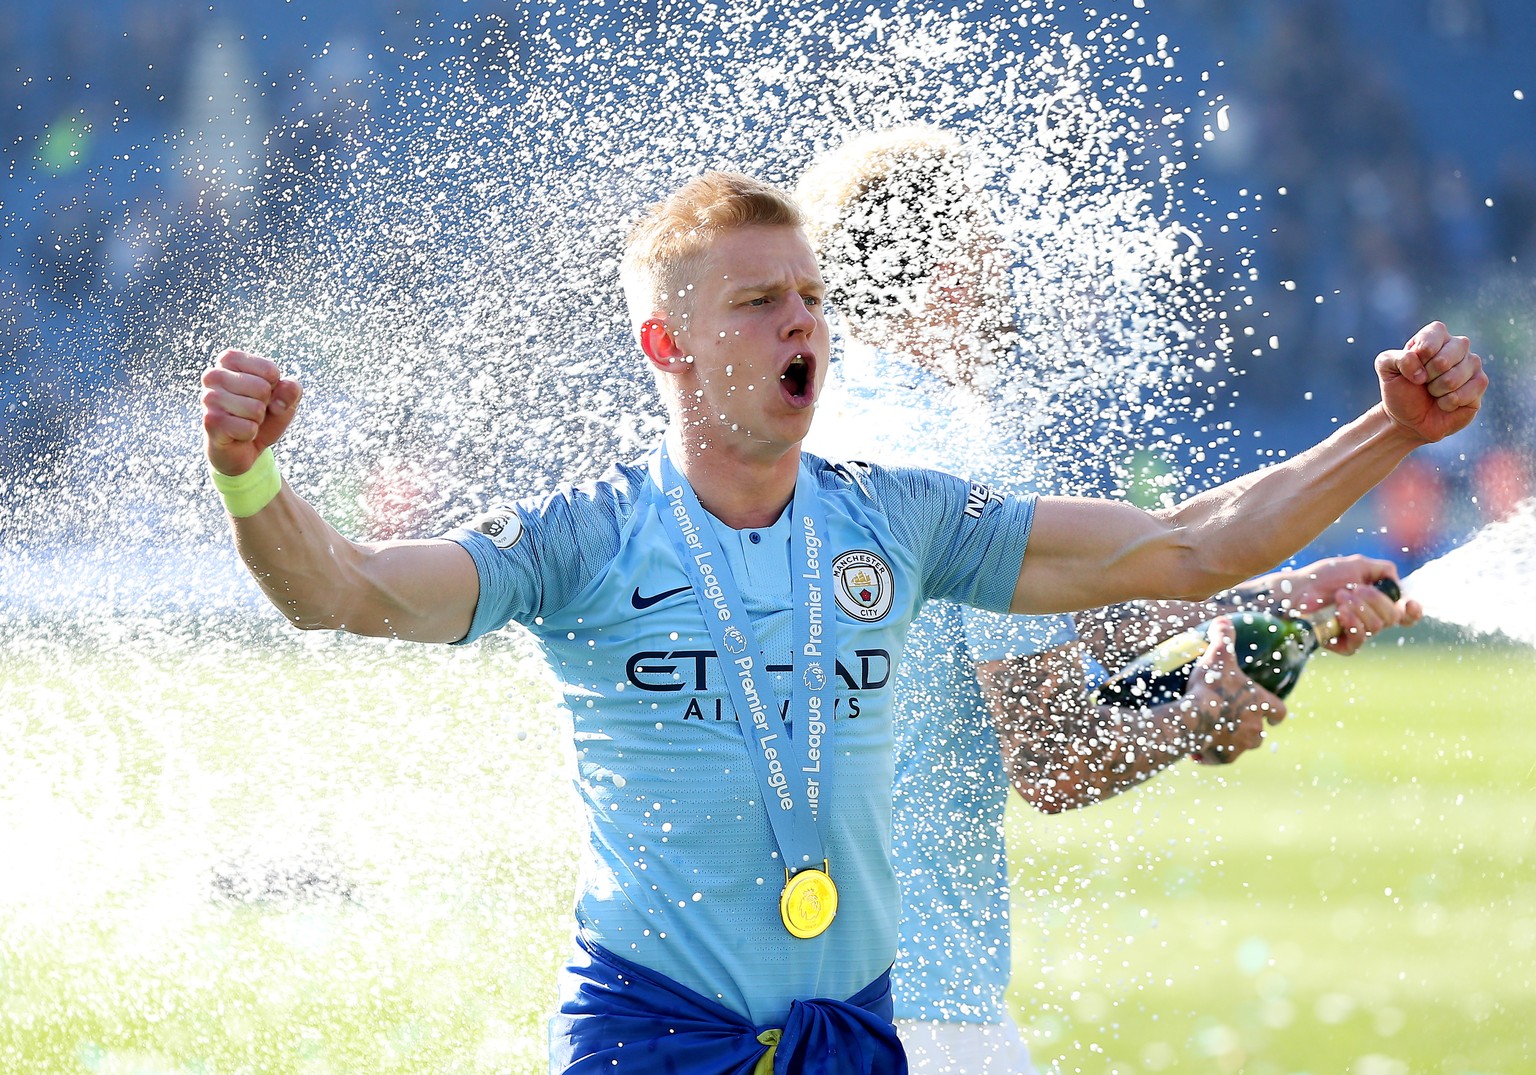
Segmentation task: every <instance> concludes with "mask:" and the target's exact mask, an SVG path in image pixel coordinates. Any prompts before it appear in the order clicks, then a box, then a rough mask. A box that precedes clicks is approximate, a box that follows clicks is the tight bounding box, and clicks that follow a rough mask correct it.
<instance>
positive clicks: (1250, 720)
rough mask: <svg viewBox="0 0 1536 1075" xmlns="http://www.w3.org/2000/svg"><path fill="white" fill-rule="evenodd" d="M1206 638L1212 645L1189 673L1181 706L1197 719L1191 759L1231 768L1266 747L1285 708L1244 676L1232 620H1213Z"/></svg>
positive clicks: (1281, 702) (1273, 696)
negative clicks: (1268, 730)
mask: <svg viewBox="0 0 1536 1075" xmlns="http://www.w3.org/2000/svg"><path fill="white" fill-rule="evenodd" d="M1206 637H1207V640H1208V642H1209V644H1208V645H1207V646H1206V649H1205V652H1204V653H1202V654H1201V655H1200V658H1199V660H1197V661H1196V662H1195V663H1194V666H1193V667H1192V668H1191V669H1190V676H1189V687H1188V689H1187V690H1186V691H1185V692H1184V697H1183V700H1182V703H1181V704H1182V705H1183V706H1184V707H1185V708H1186V710H1187V711H1188V712H1189V714H1190V715H1191V716H1192V717H1193V718H1194V728H1193V733H1194V743H1193V747H1192V749H1191V750H1190V754H1189V756H1190V757H1192V758H1194V759H1195V760H1196V761H1200V762H1208V763H1212V762H1213V763H1216V764H1226V763H1227V762H1232V761H1236V760H1237V757H1238V755H1239V754H1242V753H1243V752H1244V751H1248V750H1252V749H1253V748H1254V747H1256V746H1259V745H1260V744H1261V743H1263V742H1264V729H1265V727H1266V726H1273V725H1276V724H1279V723H1280V722H1281V721H1282V720H1284V719H1285V717H1286V709H1285V702H1284V701H1282V700H1281V699H1280V697H1279V696H1278V695H1276V694H1273V693H1271V692H1270V691H1268V690H1266V689H1265V688H1264V687H1262V686H1260V685H1259V684H1258V683H1256V682H1254V680H1253V679H1252V678H1251V677H1250V676H1249V675H1248V674H1247V673H1246V672H1244V671H1243V668H1242V662H1241V661H1240V660H1239V659H1238V655H1237V651H1236V648H1235V643H1236V637H1237V635H1236V632H1235V631H1234V630H1233V627H1232V621H1231V620H1229V619H1227V618H1226V617H1222V618H1220V619H1217V620H1213V621H1212V622H1211V623H1210V624H1209V626H1208V630H1207V635H1206Z"/></svg>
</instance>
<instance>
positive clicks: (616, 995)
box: [203, 173, 1487, 1075]
mask: <svg viewBox="0 0 1536 1075" xmlns="http://www.w3.org/2000/svg"><path fill="white" fill-rule="evenodd" d="M622 278H623V281H624V286H625V292H626V298H627V301H628V305H629V310H630V313H631V320H632V323H633V325H634V328H635V333H636V337H637V340H638V343H639V345H640V350H641V352H642V353H643V355H644V356H645V361H646V362H647V363H648V365H649V367H650V369H651V370H652V371H653V372H654V375H655V379H656V382H657V386H658V390H659V392H660V394H661V396H662V399H663V400H664V402H665V405H666V408H667V412H668V415H669V419H670V421H669V426H668V429H667V431H666V433H665V435H664V437H663V439H662V442H661V443H660V444H659V445H658V446H657V448H656V450H655V451H653V452H652V453H651V454H650V455H649V456H647V457H646V458H645V459H644V460H642V461H639V462H637V463H634V464H621V465H617V466H615V467H614V468H613V469H611V470H610V471H609V472H608V473H607V474H606V475H605V476H604V477H603V478H601V479H600V480H598V481H595V482H591V483H588V484H584V485H580V486H574V487H572V486H561V487H558V488H556V490H555V491H554V492H552V493H550V494H549V495H547V496H543V497H533V498H530V499H524V500H519V501H516V502H515V503H512V504H510V505H509V506H505V507H501V508H497V509H495V510H493V511H492V512H490V513H488V514H486V515H484V516H482V517H480V518H479V519H478V520H476V521H475V522H474V523H472V524H471V525H469V526H466V527H464V528H462V529H459V530H455V531H453V532H451V533H449V534H448V535H446V536H445V537H443V538H439V539H436V540H425V541H419V540H412V541H403V540H397V541H384V542H377V543H359V542H354V541H350V540H348V539H346V538H345V537H343V536H342V535H341V534H340V533H338V532H337V531H336V530H335V529H334V528H333V527H331V526H330V525H329V524H327V523H326V522H325V521H324V520H323V519H322V518H321V517H320V516H319V514H318V513H317V512H316V511H315V510H314V509H313V508H312V507H310V506H309V505H308V504H307V503H306V502H305V501H304V500H303V499H302V498H301V497H300V496H299V494H298V493H296V492H295V491H294V490H292V489H291V488H289V487H288V486H287V485H286V484H285V483H284V482H283V481H282V479H281V477H280V476H279V474H278V471H277V467H276V464H275V462H274V457H273V454H272V452H271V451H269V449H270V447H271V446H272V444H273V443H275V442H276V441H277V440H278V438H279V437H280V436H281V435H282V433H283V432H284V430H285V429H286V428H287V427H288V425H289V424H290V423H291V422H292V420H293V418H294V415H295V413H296V408H297V405H298V403H299V399H300V388H299V386H298V384H297V383H296V382H294V381H293V380H292V379H290V378H286V377H284V376H283V373H282V370H281V368H280V367H279V366H278V365H277V364H276V363H274V362H273V361H271V360H270V359H268V358H264V357H260V356H256V355H251V354H248V353H244V352H241V351H233V350H232V351H226V352H225V353H223V354H222V355H220V356H219V357H218V358H217V359H216V360H215V364H214V366H213V368H212V369H210V370H209V371H207V372H206V373H205V374H204V376H203V383H204V393H203V407H204V416H203V424H204V430H205V434H206V435H205V446H206V450H207V455H208V460H209V462H210V464H211V466H212V468H213V470H214V481H215V484H216V486H218V488H219V490H220V492H221V494H222V496H223V497H224V501H225V506H226V509H227V510H228V512H229V514H230V516H231V518H232V520H233V522H232V526H233V529H234V539H235V544H236V548H237V549H238V551H239V553H240V555H241V557H242V558H243V559H244V561H245V563H246V564H247V566H248V567H249V569H250V571H251V573H252V575H253V576H254V577H255V578H256V580H257V582H258V583H259V584H260V586H261V587H262V589H263V590H264V591H265V592H266V594H267V595H268V596H269V598H270V599H271V600H272V602H273V603H274V604H275V605H276V606H277V607H278V608H279V609H281V610H282V612H283V613H284V615H285V616H287V617H288V619H289V620H290V621H291V622H292V623H294V624H295V625H297V626H300V627H306V628H331V629H338V630H347V631H351V632H354V633H358V634H364V635H374V636H381V637H392V638H399V639H407V640H412V641H420V642H441V643H463V642H468V641H471V640H473V639H475V638H478V637H480V636H481V635H483V634H485V633H486V632H488V631H492V630H496V629H499V628H501V627H502V626H504V625H505V624H507V623H508V622H511V621H516V622H518V623H520V624H522V625H523V626H524V627H526V628H527V629H528V630H529V631H530V632H532V634H533V635H534V636H535V638H536V639H537V640H538V642H539V643H540V644H541V646H542V648H543V651H544V653H545V656H546V658H547V660H548V663H549V665H550V667H551V668H552V669H553V670H554V672H555V673H556V675H557V676H558V677H559V678H560V680H561V683H562V687H563V690H564V695H565V700H566V703H567V706H568V708H569V710H570V714H571V718H572V722H573V727H572V734H573V737H574V742H575V746H576V750H577V759H578V773H577V783H578V788H579V791H580V794H581V797H582V800H583V802H584V803H585V807H586V810H585V813H586V817H585V826H586V836H587V845H588V847H587V861H586V864H585V865H586V868H585V870H584V871H583V878H582V883H581V887H580V892H579V893H578V902H577V907H576V919H577V927H578V936H577V938H576V947H577V951H576V954H575V956H574V957H573V959H572V960H571V963H570V964H569V966H568V967H567V969H566V972H565V974H564V976H563V983H562V1000H561V1009H560V1015H559V1017H558V1019H557V1025H556V1028H555V1033H554V1034H553V1035H552V1037H553V1042H552V1053H553V1056H552V1063H553V1066H554V1067H555V1069H556V1070H563V1071H568V1072H599V1071H600V1072H604V1073H608V1072H620V1073H622V1072H646V1073H651V1072H657V1071H669V1070H670V1071H676V1072H685V1073H686V1072H699V1073H703V1072H711V1073H743V1075H744V1073H747V1072H754V1071H756V1072H766V1071H769V1070H772V1071H777V1072H786V1071H795V1072H804V1073H819V1075H854V1073H874V1072H882V1073H883V1072H901V1071H905V1070H906V1062H905V1059H904V1054H903V1053H902V1049H901V1045H900V1042H899V1040H898V1039H897V1038H896V1035H895V1032H894V1028H893V1027H892V1025H891V1022H890V1018H891V1002H890V985H889V974H888V968H889V966H890V964H891V961H892V959H893V958H894V955H895V952H896V936H897V933H896V916H897V908H898V906H899V893H898V891H897V888H896V882H895V877H894V874H893V873H892V870H891V866H890V855H889V845H888V842H889V831H890V829H889V824H890V809H891V779H892V772H891V756H890V751H891V745H892V739H891V690H890V681H891V670H892V669H894V668H895V666H896V665H897V664H898V663H899V662H900V660H901V656H902V641H903V637H904V635H905V629H906V625H907V624H908V623H909V622H910V620H911V619H912V617H913V616H914V615H915V614H916V612H917V610H918V608H920V607H921V605H922V604H923V602H925V601H927V600H929V599H931V598H950V599H953V600H956V601H958V602H960V603H963V604H967V605H974V606H977V607H981V608H987V609H991V610H993V611H1003V610H1008V609H1011V610H1013V611H1017V612H1059V611H1065V610H1070V609H1076V608H1081V607H1093V606H1097V605H1102V604H1106V603H1110V602H1114V601H1121V600H1128V599H1133V598H1138V597H1156V598H1174V597H1193V596H1203V595H1205V594H1208V593H1210V592H1213V591H1215V590H1218V589H1220V588H1222V587H1223V586H1229V585H1232V584H1234V583H1236V582H1238V581H1240V580H1242V579H1244V578H1246V577H1248V576H1249V575H1251V574H1252V573H1254V572H1255V571H1258V570H1261V569H1262V568H1263V566H1264V565H1266V564H1269V563H1273V562H1275V561H1277V560H1278V559H1280V558H1282V557H1284V556H1286V555H1288V554H1289V553H1291V552H1293V551H1294V550H1295V549H1296V548H1298V547H1300V546H1301V545H1303V544H1304V543H1305V542H1307V541H1308V540H1310V539H1311V538H1312V537H1313V536H1315V535H1316V534H1317V533H1318V532H1320V531H1321V530H1322V528H1323V527H1324V526H1326V525H1327V524H1328V523H1329V522H1331V521H1332V520H1333V519H1334V518H1336V517H1337V516H1338V515H1339V514H1340V513H1341V512H1342V511H1343V510H1344V509H1345V508H1346V507H1347V506H1348V505H1349V504H1350V503H1352V502H1354V501H1355V500H1356V499H1358V498H1359V497H1360V496H1361V495H1363V494H1364V493H1365V492H1366V491H1367V490H1368V489H1370V488H1371V487H1372V486H1373V485H1374V484H1375V483H1376V482H1378V481H1380V480H1381V478H1383V477H1384V476H1385V475H1386V474H1387V473H1388V472H1389V471H1390V470H1391V469H1392V467H1393V466H1394V465H1395V464H1396V463H1397V461H1398V460H1399V459H1401V458H1403V457H1404V456H1406V455H1407V454H1409V453H1410V452H1411V451H1412V450H1413V449H1414V448H1416V447H1418V446H1420V445H1422V444H1425V443H1428V442H1431V441H1435V440H1439V439H1441V438H1443V437H1445V436H1447V435H1450V434H1451V433H1453V432H1455V431H1457V430H1459V429H1461V428H1463V427H1464V426H1465V425H1466V424H1467V423H1468V422H1470V421H1471V420H1472V418H1473V416H1474V414H1475V412H1476V410H1477V407H1478V404H1479V402H1480V400H1481V398H1482V395H1483V393H1484V391H1485V389H1486V384H1487V378H1486V376H1485V375H1484V373H1483V371H1482V363H1481V360H1480V359H1479V358H1478V357H1477V356H1476V355H1475V354H1473V353H1472V351H1471V349H1470V346H1469V344H1468V341H1467V340H1466V339H1465V338H1463V337H1456V336H1452V335H1451V334H1450V333H1449V332H1448V331H1447V330H1446V329H1445V327H1444V326H1443V325H1440V324H1438V323H1436V324H1434V325H1431V326H1428V327H1426V328H1425V329H1424V330H1422V331H1421V332H1420V333H1419V334H1418V335H1417V336H1416V337H1415V338H1414V339H1413V340H1412V341H1410V343H1409V344H1408V346H1407V347H1405V348H1403V349H1401V350H1394V351H1389V352H1385V353H1383V355H1382V356H1380V358H1379V359H1378V371H1379V380H1380V381H1381V384H1382V395H1383V402H1382V403H1381V404H1380V405H1379V406H1377V407H1375V408H1373V409H1372V410H1371V411H1370V412H1368V413H1367V414H1366V415H1364V416H1362V417H1361V418H1359V419H1357V420H1356V421H1354V422H1352V423H1350V424H1349V425H1347V426H1345V427H1344V428H1343V429H1341V430H1340V431H1339V432H1338V433H1336V434H1335V435H1334V436H1333V437H1331V438H1330V439H1329V440H1327V441H1325V442H1324V443H1322V444H1321V445H1319V446H1317V447H1316V448H1314V449H1312V450H1310V451H1308V452H1306V453H1303V454H1301V455H1298V456H1296V457H1294V458H1293V459H1290V460H1287V461H1286V462H1284V463H1280V464H1278V465H1276V466H1274V467H1271V468H1269V469H1268V470H1265V471H1263V472H1260V473H1258V474H1254V475H1249V476H1247V477H1245V478H1242V479H1239V480H1237V481H1234V482H1231V483H1228V484H1227V485H1225V486H1222V487H1219V488H1217V489H1213V490H1211V491H1209V492H1206V493H1204V494H1202V495H1200V496H1197V497H1194V498H1191V499H1190V500H1188V501H1185V502H1184V503H1182V504H1179V505H1177V506H1175V507H1173V508H1171V509H1168V510H1166V511H1161V512H1155V513H1149V512H1143V511H1139V510H1137V509H1135V508H1132V507H1129V506H1127V505H1124V504H1116V503H1111V502H1107V501H1095V500H1080V499H1065V498H1051V499H1046V498H1041V499H1039V500H1035V499H1033V498H1028V497H1005V496H1001V495H994V494H993V493H992V492H991V491H990V490H988V489H986V488H984V487H981V486H977V485H974V484H972V483H970V482H967V481H965V480H963V479H961V478H956V477H952V476H949V475H945V474H942V473H939V472H935V471H928V470H915V469H905V470H903V469H895V470H886V469H882V468H878V467H870V466H859V465H836V464H832V463H828V462H826V461H824V460H821V459H819V458H816V457H814V456H811V455H809V454H805V453H802V452H801V450H800V443H801V441H802V440H803V439H804V437H805V435H806V433H807V432H808V430H809V428H810V424H811V416H812V414H813V413H814V409H815V405H816V402H817V400H818V398H819V396H820V392H821V388H822V383H823V380H824V378H825V375H826V371H827V364H828V358H829V345H828V329H827V322H826V318H825V316H824V313H823V308H822V300H823V294H824V290H825V289H824V286H823V283H822V279H821V273H820V270H819V268H818V266H817V263H816V258H815V256H814V255H813V254H812V252H811V247H810V244H809V243H808V242H807V240H806V237H805V233H804V231H803V230H802V219H801V215H800V213H799V210H798V208H797V207H796V205H795V204H794V203H793V201H791V200H790V199H789V198H788V197H787V196H786V195H784V194H783V193H782V192H780V191H778V190H776V189H775V188H773V187H770V186H767V185H765V184H762V183H760V182H757V181H755V180H752V179H750V178H748V177H745V176H740V175H735V174H730V173H709V174H706V175H704V176H702V177H699V178H697V179H695V180H693V181H691V182H689V183H687V184H685V185H684V186H683V187H681V188H680V189H679V190H677V191H676V192H674V193H673V194H672V195H671V196H670V197H668V198H667V199H666V200H665V201H663V202H662V203H660V204H659V205H658V206H656V207H655V208H654V209H653V210H652V211H651V212H650V213H649V214H648V215H646V216H645V217H644V219H642V220H641V221H640V222H639V224H638V225H637V227H636V228H635V230H634V231H633V232H632V234H631V237H630V239H629V242H628V245H627V248H626V251H625V256H624V262H623V268H622ZM1026 547H1027V554H1026ZM1229 660H1230V657H1229V655H1227V654H1224V653H1222V652H1220V651H1219V650H1218V651H1216V652H1215V653H1214V654H1213V655H1211V656H1209V657H1208V659H1207V662H1206V667H1207V668H1208V669H1209V670H1210V672H1211V674H1213V675H1220V674H1222V672H1223V668H1222V665H1223V662H1224V661H1229ZM1202 719H1211V720H1214V719H1216V718H1215V715H1214V714H1213V715H1209V717H1208V718H1202Z"/></svg>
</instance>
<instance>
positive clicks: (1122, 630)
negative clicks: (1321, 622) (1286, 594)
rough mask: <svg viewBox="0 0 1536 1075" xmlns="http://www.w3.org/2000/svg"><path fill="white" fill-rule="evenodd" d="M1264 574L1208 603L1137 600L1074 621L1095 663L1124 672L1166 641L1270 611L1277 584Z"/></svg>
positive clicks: (1078, 616)
mask: <svg viewBox="0 0 1536 1075" xmlns="http://www.w3.org/2000/svg"><path fill="white" fill-rule="evenodd" d="M1277 577H1279V576H1278V575H1266V576H1263V577H1262V578H1259V579H1253V580H1250V581H1248V582H1245V583H1243V584H1242V585H1240V586H1234V587H1233V588H1231V589H1229V590H1223V591H1222V592H1221V593H1219V594H1215V595H1214V596H1212V597H1211V598H1210V599H1209V600H1207V601H1133V602H1126V603H1123V604H1119V605H1108V606H1105V607H1104V608H1094V609H1088V610H1086V611H1083V612H1079V613H1076V614H1075V615H1074V616H1073V617H1072V619H1073V623H1074V624H1075V625H1076V627H1077V632H1078V637H1079V638H1081V639H1082V641H1083V643H1084V645H1085V646H1086V648H1087V651H1088V653H1090V654H1091V655H1092V656H1093V658H1094V659H1095V660H1096V661H1098V662H1099V664H1101V665H1103V666H1104V667H1105V668H1110V669H1114V668H1120V667H1122V666H1123V665H1125V664H1126V663H1128V662H1129V661H1131V660H1133V659H1135V658H1136V657H1138V656H1140V655H1141V654H1142V653H1145V652H1146V651H1147V650H1149V649H1151V648H1152V647H1153V646H1155V645H1157V644H1158V643H1159V642H1162V641H1163V640H1164V639H1167V638H1171V637H1173V636H1174V635H1176V634H1178V633H1179V632H1181V631H1187V630H1188V629H1189V628H1191V627H1194V626H1197V625H1198V624H1201V623H1204V622H1205V621H1207V620H1209V619H1212V618H1213V617H1216V616H1222V615H1226V614H1228V613H1232V612H1237V611H1239V610H1241V609H1261V610H1264V611H1270V610H1272V607H1273V606H1274V605H1275V604H1276V603H1277V601H1276V599H1275V596H1274V581H1273V580H1274V579H1276V578H1277Z"/></svg>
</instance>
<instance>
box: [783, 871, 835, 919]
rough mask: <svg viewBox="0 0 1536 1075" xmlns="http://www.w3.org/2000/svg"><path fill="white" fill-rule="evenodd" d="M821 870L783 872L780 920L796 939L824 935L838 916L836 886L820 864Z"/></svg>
mask: <svg viewBox="0 0 1536 1075" xmlns="http://www.w3.org/2000/svg"><path fill="white" fill-rule="evenodd" d="M821 867H822V868H821V869H819V870H818V869H815V868H814V867H813V868H810V869H805V870H801V871H799V872H798V873H795V874H790V872H789V871H788V870H785V871H784V891H783V892H781V893H779V917H780V918H782V919H783V920H784V928H785V929H787V930H789V932H791V933H793V934H794V935H795V936H796V937H817V936H820V935H821V934H822V933H825V932H826V929H827V927H828V926H830V925H831V924H832V919H833V918H834V917H836V915H837V886H836V885H834V884H833V883H832V876H831V874H829V873H828V872H827V864H826V863H825V862H823V863H822V864H821Z"/></svg>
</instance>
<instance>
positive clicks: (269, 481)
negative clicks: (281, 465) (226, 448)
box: [213, 448, 283, 519]
mask: <svg viewBox="0 0 1536 1075" xmlns="http://www.w3.org/2000/svg"><path fill="white" fill-rule="evenodd" d="M213 485H214V488H216V489H218V491H219V495H220V496H221V497H223V498H224V507H225V509H226V510H227V511H228V512H229V513H230V514H231V515H233V516H234V517H235V518H237V519H248V518H250V517H251V516H252V515H255V514H256V513H257V512H258V511H260V510H261V509H262V508H264V507H266V506H267V505H268V504H270V503H272V500H273V498H274V497H276V496H277V494H278V493H280V492H282V491H283V476H282V475H281V474H279V473H278V472H277V460H276V459H275V458H273V456H272V449H271V448H267V449H265V450H264V451H263V452H262V453H261V454H260V455H258V456H257V457H256V462H255V463H254V464H252V465H251V469H250V470H248V471H246V472H245V473H244V474H235V475H229V474H220V473H219V472H218V471H216V470H215V471H214V472H213Z"/></svg>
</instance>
